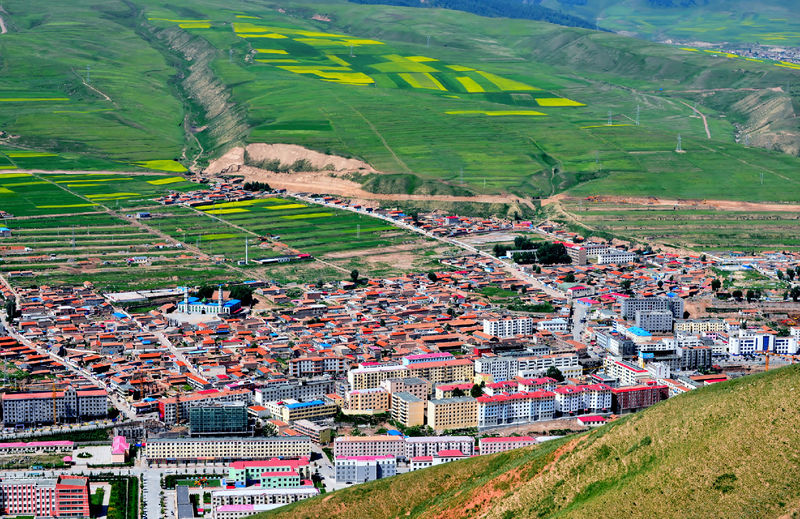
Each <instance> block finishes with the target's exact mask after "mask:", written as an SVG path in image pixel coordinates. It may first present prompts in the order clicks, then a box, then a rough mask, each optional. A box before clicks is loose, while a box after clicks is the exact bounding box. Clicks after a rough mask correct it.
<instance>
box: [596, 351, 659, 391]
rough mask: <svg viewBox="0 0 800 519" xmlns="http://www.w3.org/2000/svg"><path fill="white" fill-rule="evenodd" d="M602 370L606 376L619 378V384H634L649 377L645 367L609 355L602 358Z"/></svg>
mask: <svg viewBox="0 0 800 519" xmlns="http://www.w3.org/2000/svg"><path fill="white" fill-rule="evenodd" d="M603 370H604V371H605V373H606V375H607V376H609V377H611V378H614V379H617V380H619V385H620V386H635V385H637V384H640V383H642V382H643V381H644V380H647V379H649V378H650V374H649V373H648V372H647V370H646V369H644V368H640V367H639V366H635V365H633V364H631V363H630V362H626V361H624V360H622V359H620V358H618V357H612V356H610V355H609V356H608V357H606V358H605V359H603Z"/></svg>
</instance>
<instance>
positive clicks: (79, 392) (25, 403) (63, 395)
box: [2, 386, 108, 426]
mask: <svg viewBox="0 0 800 519" xmlns="http://www.w3.org/2000/svg"><path fill="white" fill-rule="evenodd" d="M53 396H54V395H53V392H52V391H42V392H36V393H4V394H3V395H2V402H3V422H4V423H5V425H6V426H9V425H10V426H14V425H17V424H37V423H53V411H54V410H53ZM55 404H56V405H55V418H56V420H57V421H59V422H61V421H75V420H77V421H80V420H86V419H93V418H102V417H105V416H106V415H107V414H108V395H107V394H106V392H105V390H103V389H88V390H86V389H75V388H73V387H71V386H70V387H67V388H66V389H65V390H64V391H56V393H55Z"/></svg>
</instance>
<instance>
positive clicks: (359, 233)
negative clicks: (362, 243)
mask: <svg viewBox="0 0 800 519" xmlns="http://www.w3.org/2000/svg"><path fill="white" fill-rule="evenodd" d="M360 239H361V224H360V223H357V224H356V240H360Z"/></svg>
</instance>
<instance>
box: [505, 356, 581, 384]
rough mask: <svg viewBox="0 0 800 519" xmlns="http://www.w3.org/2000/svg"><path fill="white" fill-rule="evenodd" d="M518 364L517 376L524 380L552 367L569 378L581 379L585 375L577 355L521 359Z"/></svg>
mask: <svg viewBox="0 0 800 519" xmlns="http://www.w3.org/2000/svg"><path fill="white" fill-rule="evenodd" d="M518 363H519V369H518V371H517V376H519V377H522V378H531V377H537V376H538V375H540V374H542V373H544V372H545V371H547V368H549V367H551V366H554V367H556V368H558V370H559V371H560V372H561V374H562V375H564V376H565V377H567V378H572V377H579V376H581V375H582V374H583V368H582V367H581V365H580V363H579V362H578V355H577V354H575V353H553V354H551V355H534V356H531V357H519V358H518Z"/></svg>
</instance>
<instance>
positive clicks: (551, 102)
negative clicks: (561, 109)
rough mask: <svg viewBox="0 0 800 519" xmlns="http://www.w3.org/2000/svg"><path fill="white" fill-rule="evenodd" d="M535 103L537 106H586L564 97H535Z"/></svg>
mask: <svg viewBox="0 0 800 519" xmlns="http://www.w3.org/2000/svg"><path fill="white" fill-rule="evenodd" d="M536 103H538V104H539V106H586V105H585V104H583V103H579V102H577V101H573V100H572V99H567V98H566V97H544V98H538V97H537V98H536Z"/></svg>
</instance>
